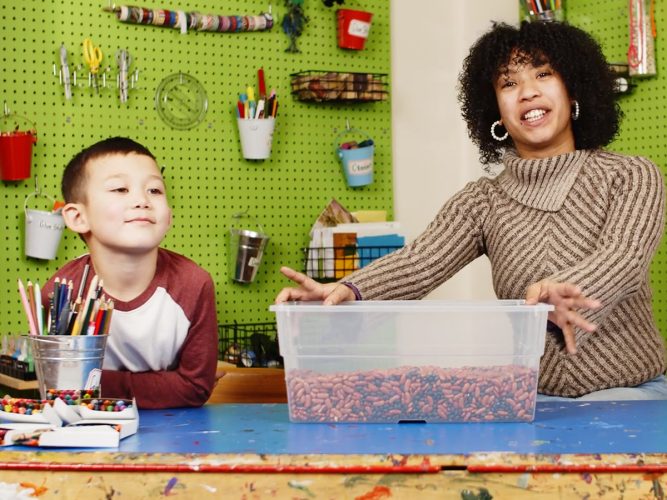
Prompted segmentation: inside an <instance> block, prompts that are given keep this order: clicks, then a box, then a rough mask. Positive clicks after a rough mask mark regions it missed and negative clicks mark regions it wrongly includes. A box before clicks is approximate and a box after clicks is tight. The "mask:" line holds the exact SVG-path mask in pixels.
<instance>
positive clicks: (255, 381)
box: [208, 361, 287, 403]
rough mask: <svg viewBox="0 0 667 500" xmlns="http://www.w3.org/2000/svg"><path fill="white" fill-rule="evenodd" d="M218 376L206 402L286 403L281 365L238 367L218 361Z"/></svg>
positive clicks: (283, 373) (283, 372)
mask: <svg viewBox="0 0 667 500" xmlns="http://www.w3.org/2000/svg"><path fill="white" fill-rule="evenodd" d="M220 372H224V373H225V375H224V376H223V377H222V378H221V379H220V380H218V383H217V384H216V386H215V388H214V389H213V394H211V397H210V398H209V400H208V403H287V389H286V387H285V370H283V369H282V368H239V367H237V366H235V365H232V364H230V363H225V362H224V361H219V362H218V373H220Z"/></svg>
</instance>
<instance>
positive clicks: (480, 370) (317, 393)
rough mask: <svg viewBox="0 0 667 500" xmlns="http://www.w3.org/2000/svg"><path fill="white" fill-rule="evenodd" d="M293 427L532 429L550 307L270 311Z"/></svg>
mask: <svg viewBox="0 0 667 500" xmlns="http://www.w3.org/2000/svg"><path fill="white" fill-rule="evenodd" d="M270 310H271V311H273V312H275V313H276V317H277V326H278V339H279V345H280V353H281V354H282V356H283V358H284V364H285V380H286V383H287V397H288V403H289V414H290V420H291V421H292V422H355V423H357V422H394V423H395V422H402V421H423V422H518V421H522V422H528V421H532V420H533V418H534V415H535V399H536V395H537V376H538V371H539V361H540V357H541V355H542V353H543V352H544V339H545V335H546V323H547V314H548V312H549V311H551V310H553V306H550V305H545V304H537V305H531V306H529V305H525V304H524V303H523V301H519V300H497V301H471V302H456V301H440V300H422V301H377V302H373V301H369V302H349V303H344V304H339V305H336V306H324V305H322V303H320V302H291V303H284V304H278V305H272V306H271V307H270Z"/></svg>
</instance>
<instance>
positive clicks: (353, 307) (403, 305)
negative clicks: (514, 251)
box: [269, 299, 555, 313]
mask: <svg viewBox="0 0 667 500" xmlns="http://www.w3.org/2000/svg"><path fill="white" fill-rule="evenodd" d="M554 309H555V308H554V306H553V305H551V304H544V303H541V302H540V303H537V304H534V305H527V304H526V303H525V300H511V299H502V300H437V299H436V300H431V299H428V300H369V301H363V300H362V301H349V302H341V303H340V304H336V305H335V306H330V305H326V306H325V305H324V304H323V303H322V302H321V301H313V302H300V301H293V302H283V303H281V304H271V305H270V306H269V311H271V312H276V313H282V312H300V313H309V312H318V313H319V312H328V313H331V312H335V311H340V312H548V311H553V310H554Z"/></svg>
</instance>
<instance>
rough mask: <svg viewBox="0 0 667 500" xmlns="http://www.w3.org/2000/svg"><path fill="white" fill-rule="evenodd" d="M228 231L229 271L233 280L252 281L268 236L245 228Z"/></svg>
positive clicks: (240, 281)
mask: <svg viewBox="0 0 667 500" xmlns="http://www.w3.org/2000/svg"><path fill="white" fill-rule="evenodd" d="M229 231H230V232H229V237H230V245H229V251H230V258H229V266H230V269H229V273H230V275H231V277H232V279H233V280H234V281H237V282H239V283H252V282H253V280H254V279H255V276H256V275H257V269H259V265H260V263H261V262H262V255H263V254H264V248H265V247H266V243H267V242H268V241H269V237H268V236H267V235H265V234H263V233H258V232H255V231H250V230H247V229H235V228H231V229H230V230H229Z"/></svg>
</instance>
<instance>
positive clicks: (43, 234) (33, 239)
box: [23, 192, 65, 260]
mask: <svg viewBox="0 0 667 500" xmlns="http://www.w3.org/2000/svg"><path fill="white" fill-rule="evenodd" d="M38 194H39V193H38V192H34V193H31V194H29V195H28V196H27V197H26V199H25V202H24V204H23V211H24V213H25V255H26V257H33V258H35V259H44V260H52V259H55V258H56V254H57V253H58V247H59V246H60V240H61V238H62V235H63V230H64V229H65V220H64V219H63V216H62V215H61V214H60V212H45V211H43V210H34V209H31V208H28V200H29V199H30V198H31V197H33V196H36V195H38ZM43 196H46V197H47V198H49V199H50V200H51V203H53V202H54V200H53V198H51V197H50V196H48V195H43Z"/></svg>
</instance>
